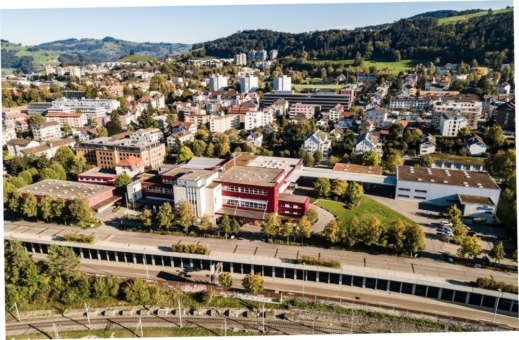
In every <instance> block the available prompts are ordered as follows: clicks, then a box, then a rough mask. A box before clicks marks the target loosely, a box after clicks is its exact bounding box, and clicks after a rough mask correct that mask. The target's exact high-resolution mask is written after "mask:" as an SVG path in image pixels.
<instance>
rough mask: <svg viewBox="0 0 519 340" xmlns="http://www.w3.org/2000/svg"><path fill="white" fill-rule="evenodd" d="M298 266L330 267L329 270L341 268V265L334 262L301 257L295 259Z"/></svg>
mask: <svg viewBox="0 0 519 340" xmlns="http://www.w3.org/2000/svg"><path fill="white" fill-rule="evenodd" d="M297 263H298V264H303V263H304V264H307V265H310V266H321V267H330V268H337V269H339V268H341V264H340V263H339V262H338V261H335V260H328V259H318V258H316V257H311V256H306V255H303V256H301V257H300V258H299V259H297Z"/></svg>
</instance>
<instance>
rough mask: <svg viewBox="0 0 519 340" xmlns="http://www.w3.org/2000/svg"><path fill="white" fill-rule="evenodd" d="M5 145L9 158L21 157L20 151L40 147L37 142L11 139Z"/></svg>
mask: <svg viewBox="0 0 519 340" xmlns="http://www.w3.org/2000/svg"><path fill="white" fill-rule="evenodd" d="M6 144H7V152H8V153H9V155H11V156H23V153H22V150H24V149H29V148H33V147H35V146H38V145H40V143H39V142H37V141H34V140H29V139H11V140H9V141H7V143H6Z"/></svg>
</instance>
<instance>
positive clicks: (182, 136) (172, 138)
mask: <svg viewBox="0 0 519 340" xmlns="http://www.w3.org/2000/svg"><path fill="white" fill-rule="evenodd" d="M194 140H195V134H193V133H191V132H189V131H179V132H174V133H172V134H171V135H169V136H168V138H167V139H166V142H167V144H168V146H169V147H170V148H171V149H172V150H173V151H176V148H177V142H178V143H180V145H184V143H185V142H187V141H194Z"/></svg>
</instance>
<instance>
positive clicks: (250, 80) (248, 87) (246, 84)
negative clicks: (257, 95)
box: [240, 75, 258, 93]
mask: <svg viewBox="0 0 519 340" xmlns="http://www.w3.org/2000/svg"><path fill="white" fill-rule="evenodd" d="M240 86H241V92H242V93H246V92H255V91H256V90H257V89H258V77H255V76H251V75H247V76H244V77H241V78H240Z"/></svg>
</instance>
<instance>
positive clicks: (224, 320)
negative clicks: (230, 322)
mask: <svg viewBox="0 0 519 340" xmlns="http://www.w3.org/2000/svg"><path fill="white" fill-rule="evenodd" d="M223 325H224V330H225V336H227V319H223Z"/></svg>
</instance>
